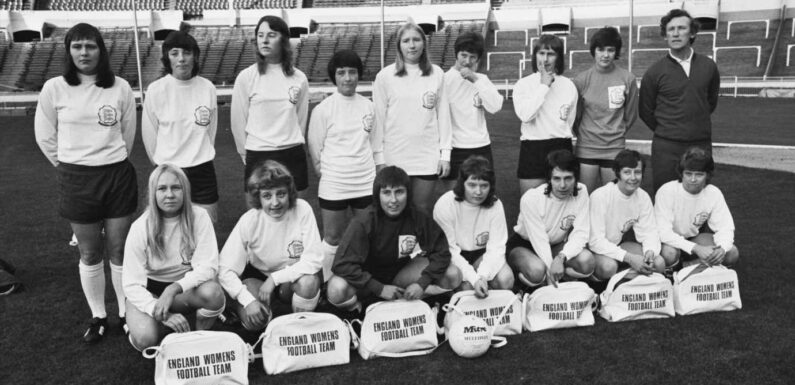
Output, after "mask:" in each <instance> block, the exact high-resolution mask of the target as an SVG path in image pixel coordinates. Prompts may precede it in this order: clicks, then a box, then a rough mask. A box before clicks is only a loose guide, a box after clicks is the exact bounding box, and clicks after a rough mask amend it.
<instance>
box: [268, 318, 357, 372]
mask: <svg viewBox="0 0 795 385" xmlns="http://www.w3.org/2000/svg"><path fill="white" fill-rule="evenodd" d="M257 343H262V365H263V366H264V367H265V372H266V373H268V374H280V373H289V372H295V371H298V370H304V369H311V368H320V367H323V366H333V365H342V364H347V363H348V362H350V357H351V356H350V353H351V352H350V349H351V334H350V331H349V329H348V325H347V324H346V323H345V322H343V321H342V320H341V319H339V318H338V317H337V316H335V315H333V314H329V313H314V312H301V313H292V314H286V315H283V316H280V317H276V318H274V319H273V320H272V321H271V322H270V323H269V324H268V327H267V328H266V329H265V332H263V333H262V335H261V336H260V337H259V340H258V341H257ZM255 346H256V344H255ZM257 357H259V355H258V356H257Z"/></svg>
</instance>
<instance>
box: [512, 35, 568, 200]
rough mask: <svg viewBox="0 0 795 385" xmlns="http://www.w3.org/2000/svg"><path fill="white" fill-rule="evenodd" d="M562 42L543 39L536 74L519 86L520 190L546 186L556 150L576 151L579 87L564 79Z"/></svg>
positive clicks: (515, 99)
mask: <svg viewBox="0 0 795 385" xmlns="http://www.w3.org/2000/svg"><path fill="white" fill-rule="evenodd" d="M563 54H564V52H563V40H560V38H559V37H557V36H555V35H541V37H540V38H538V40H536V43H535V44H534V45H533V71H535V73H533V74H532V75H530V76H527V77H524V78H522V79H520V80H519V81H518V82H516V85H515V86H514V88H513V90H514V91H513V108H514V111H515V112H516V116H518V117H519V120H521V121H522V127H521V130H522V136H521V140H522V144H521V148H520V150H519V167H518V169H517V171H516V174H517V177H518V178H519V189H520V192H521V193H522V195H524V193H525V191H527V190H529V189H531V188H535V187H538V186H540V185H542V184H544V182H546V174H547V170H546V159H547V155H548V154H549V153H550V152H552V151H555V150H569V151H573V148H572V144H571V138H572V131H571V127H572V125H573V124H574V118H575V115H576V114H575V112H576V111H575V109H576V108H577V87H575V86H574V83H572V81H571V80H569V79H568V78H566V77H564V76H563V75H562V74H563V67H564V59H563V58H564V55H563Z"/></svg>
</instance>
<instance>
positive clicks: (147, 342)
mask: <svg viewBox="0 0 795 385" xmlns="http://www.w3.org/2000/svg"><path fill="white" fill-rule="evenodd" d="M130 326H132V325H130ZM129 339H130V344H132V346H133V348H135V350H138V351H139V352H140V351H143V350H144V349H146V348H149V347H152V346H156V345H157V344H158V343H160V335H159V333H158V331H157V329H156V328H136V327H130V337H129Z"/></svg>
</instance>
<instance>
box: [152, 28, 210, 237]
mask: <svg viewBox="0 0 795 385" xmlns="http://www.w3.org/2000/svg"><path fill="white" fill-rule="evenodd" d="M199 54H200V51H199V45H198V44H197V43H196V40H195V39H194V38H193V37H192V36H191V35H188V34H187V33H185V32H179V31H175V32H171V33H170V34H169V35H168V36H167V37H166V40H164V41H163V56H162V58H161V61H162V62H163V71H164V72H165V76H163V77H162V78H160V79H158V80H156V81H154V82H153V83H152V84H150V85H149V89H148V92H147V94H146V101H145V102H144V112H143V117H142V118H141V120H142V121H141V136H142V137H143V142H144V147H145V148H146V154H147V155H148V156H149V160H150V161H151V162H152V163H154V164H163V163H171V164H174V165H176V166H179V167H180V168H182V171H183V172H185V174H186V175H187V176H188V180H190V185H191V194H192V196H191V197H190V198H191V201H192V202H193V203H194V204H196V205H197V206H199V207H202V208H204V209H205V210H207V213H208V214H210V218H211V219H212V220H213V223H215V222H217V221H218V182H217V180H216V176H215V166H214V165H213V159H215V133H216V131H217V129H218V103H217V101H216V95H215V86H214V85H213V84H212V83H211V82H210V81H209V80H207V79H205V78H203V77H201V76H197V74H198V73H199Z"/></svg>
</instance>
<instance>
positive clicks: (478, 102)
mask: <svg viewBox="0 0 795 385" xmlns="http://www.w3.org/2000/svg"><path fill="white" fill-rule="evenodd" d="M472 105H473V106H475V108H483V99H481V98H480V93H479V92H476V93H475V95H474V96H472Z"/></svg>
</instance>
